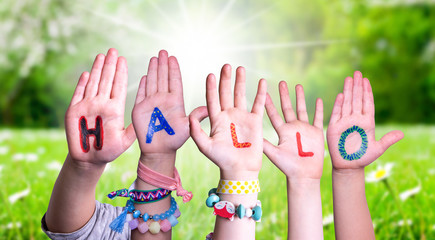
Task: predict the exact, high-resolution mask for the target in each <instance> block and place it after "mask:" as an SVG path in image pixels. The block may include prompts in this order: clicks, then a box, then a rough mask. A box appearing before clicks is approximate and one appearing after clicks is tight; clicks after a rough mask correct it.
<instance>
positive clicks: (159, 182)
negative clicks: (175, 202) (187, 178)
mask: <svg viewBox="0 0 435 240" xmlns="http://www.w3.org/2000/svg"><path fill="white" fill-rule="evenodd" d="M174 176H175V177H174V178H171V177H168V176H165V175H163V174H160V173H158V172H155V171H153V170H151V169H150V168H148V167H147V166H145V164H143V163H142V162H141V161H139V166H138V168H137V177H138V178H140V179H141V180H142V181H144V182H147V183H149V184H151V185H154V186H157V187H160V188H164V189H168V190H171V191H175V190H176V191H177V196H182V197H183V202H188V201H190V200H191V199H192V197H193V194H192V192H188V191H186V190H184V189H183V186H182V185H181V179H180V175H179V174H178V171H177V169H176V168H174Z"/></svg>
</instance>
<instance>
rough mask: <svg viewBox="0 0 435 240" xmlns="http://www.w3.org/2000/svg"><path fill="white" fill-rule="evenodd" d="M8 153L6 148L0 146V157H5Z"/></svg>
mask: <svg viewBox="0 0 435 240" xmlns="http://www.w3.org/2000/svg"><path fill="white" fill-rule="evenodd" d="M8 152H9V147H8V146H0V155H6V154H8Z"/></svg>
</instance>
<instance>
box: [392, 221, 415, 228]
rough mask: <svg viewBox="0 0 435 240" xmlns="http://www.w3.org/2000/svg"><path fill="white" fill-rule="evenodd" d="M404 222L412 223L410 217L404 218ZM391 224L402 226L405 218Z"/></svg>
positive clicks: (409, 224)
mask: <svg viewBox="0 0 435 240" xmlns="http://www.w3.org/2000/svg"><path fill="white" fill-rule="evenodd" d="M406 224H408V226H411V225H412V220H411V219H406ZM393 226H395V227H403V226H405V220H403V219H401V220H399V221H398V222H395V223H393Z"/></svg>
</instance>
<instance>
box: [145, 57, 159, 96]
mask: <svg viewBox="0 0 435 240" xmlns="http://www.w3.org/2000/svg"><path fill="white" fill-rule="evenodd" d="M157 66H158V59H157V58H156V57H152V58H151V59H150V63H149V65H148V74H147V86H146V91H145V94H146V96H148V97H150V96H152V95H154V93H156V92H157Z"/></svg>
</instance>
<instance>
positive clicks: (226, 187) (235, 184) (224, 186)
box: [216, 179, 260, 194]
mask: <svg viewBox="0 0 435 240" xmlns="http://www.w3.org/2000/svg"><path fill="white" fill-rule="evenodd" d="M216 192H217V193H221V194H250V193H258V192H260V183H259V182H258V179H257V180H249V181H238V180H223V179H221V180H219V185H218V187H217V191H216Z"/></svg>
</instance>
